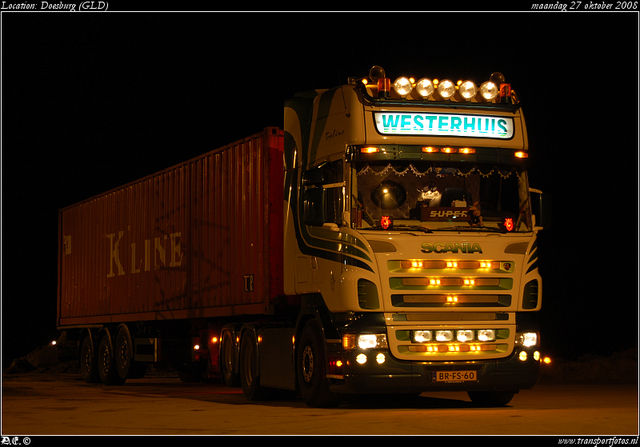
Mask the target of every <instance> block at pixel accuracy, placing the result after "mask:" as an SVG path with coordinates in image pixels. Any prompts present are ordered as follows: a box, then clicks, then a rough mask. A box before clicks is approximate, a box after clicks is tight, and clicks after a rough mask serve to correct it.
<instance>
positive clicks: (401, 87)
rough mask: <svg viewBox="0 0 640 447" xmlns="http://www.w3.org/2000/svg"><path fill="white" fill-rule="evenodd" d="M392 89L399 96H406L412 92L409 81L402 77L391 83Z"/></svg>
mask: <svg viewBox="0 0 640 447" xmlns="http://www.w3.org/2000/svg"><path fill="white" fill-rule="evenodd" d="M393 89H394V90H395V91H396V93H397V94H398V95H400V96H407V95H408V94H409V93H411V90H413V85H411V80H410V79H409V78H406V77H404V76H402V77H400V78H398V79H396V80H395V82H394V83H393Z"/></svg>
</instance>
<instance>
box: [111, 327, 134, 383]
mask: <svg viewBox="0 0 640 447" xmlns="http://www.w3.org/2000/svg"><path fill="white" fill-rule="evenodd" d="M114 352H115V363H116V369H117V370H118V375H119V376H120V378H121V379H123V380H125V379H127V377H129V375H130V374H131V372H132V371H133V368H132V366H131V363H132V361H133V349H132V346H131V336H130V335H129V330H128V329H127V327H126V326H123V327H121V328H120V329H119V330H118V335H116V346H115V350H114Z"/></svg>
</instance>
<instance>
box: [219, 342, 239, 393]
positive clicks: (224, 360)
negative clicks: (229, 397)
mask: <svg viewBox="0 0 640 447" xmlns="http://www.w3.org/2000/svg"><path fill="white" fill-rule="evenodd" d="M235 366H236V347H235V342H234V341H233V335H232V334H231V333H230V332H228V331H226V332H224V334H223V336H222V346H220V372H221V374H222V380H223V381H224V383H225V385H227V386H229V387H238V386H240V376H239V375H238V374H237V373H236V372H234V370H235V369H236V368H235Z"/></svg>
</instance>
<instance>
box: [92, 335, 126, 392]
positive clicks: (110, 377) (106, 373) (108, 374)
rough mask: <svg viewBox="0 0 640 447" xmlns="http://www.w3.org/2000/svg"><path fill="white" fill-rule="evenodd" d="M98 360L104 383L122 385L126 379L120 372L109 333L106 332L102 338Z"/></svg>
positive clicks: (101, 378)
mask: <svg viewBox="0 0 640 447" xmlns="http://www.w3.org/2000/svg"><path fill="white" fill-rule="evenodd" d="M97 360H98V373H99V374H100V380H101V381H102V383H104V384H105V385H122V384H123V383H124V379H122V378H121V377H120V375H119V374H118V369H117V367H116V362H115V356H114V355H113V346H112V345H111V337H109V334H104V335H103V336H102V339H100V346H99V347H98V357H97Z"/></svg>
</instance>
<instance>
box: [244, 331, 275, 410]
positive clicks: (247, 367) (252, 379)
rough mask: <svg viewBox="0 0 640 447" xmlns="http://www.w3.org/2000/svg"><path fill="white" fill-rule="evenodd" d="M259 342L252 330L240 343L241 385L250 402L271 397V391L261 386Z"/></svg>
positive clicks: (247, 332)
mask: <svg viewBox="0 0 640 447" xmlns="http://www.w3.org/2000/svg"><path fill="white" fill-rule="evenodd" d="M258 361H259V360H258V341H257V340H256V335H255V333H254V332H253V331H252V330H247V331H246V333H245V334H243V336H242V341H241V342H240V383H241V385H242V391H244V395H245V396H246V398H247V399H249V400H265V399H268V398H269V397H270V396H271V391H272V390H271V389H269V388H265V387H263V386H262V385H260V375H259V374H260V372H259V368H258Z"/></svg>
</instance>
